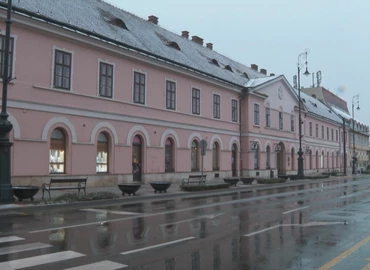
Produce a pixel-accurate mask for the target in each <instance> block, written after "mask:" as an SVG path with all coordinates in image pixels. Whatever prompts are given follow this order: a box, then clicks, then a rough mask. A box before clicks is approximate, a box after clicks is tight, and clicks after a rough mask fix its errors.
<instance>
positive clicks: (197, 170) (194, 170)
mask: <svg viewBox="0 0 370 270" xmlns="http://www.w3.org/2000/svg"><path fill="white" fill-rule="evenodd" d="M191 171H192V172H199V169H191Z"/></svg>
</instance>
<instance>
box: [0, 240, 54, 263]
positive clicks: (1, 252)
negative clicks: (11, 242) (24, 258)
mask: <svg viewBox="0 0 370 270" xmlns="http://www.w3.org/2000/svg"><path fill="white" fill-rule="evenodd" d="M48 247H52V245H48V244H43V243H30V244H24V245H19V246H10V247H3V248H0V255H5V254H11V253H18V252H22V251H28V250H34V249H40V248H48ZM0 269H2V268H1V267H0Z"/></svg>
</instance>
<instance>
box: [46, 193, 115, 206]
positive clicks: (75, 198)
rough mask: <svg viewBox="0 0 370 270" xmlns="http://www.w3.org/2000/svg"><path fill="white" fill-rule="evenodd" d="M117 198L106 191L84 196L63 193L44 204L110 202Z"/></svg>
mask: <svg viewBox="0 0 370 270" xmlns="http://www.w3.org/2000/svg"><path fill="white" fill-rule="evenodd" d="M117 198H119V195H118V194H116V193H113V192H106V191H99V192H92V193H88V194H86V195H85V194H82V195H78V194H77V193H65V194H62V195H60V196H58V197H55V198H52V199H51V200H50V201H45V203H71V202H85V201H96V200H110V199H117Z"/></svg>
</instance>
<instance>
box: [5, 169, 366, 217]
mask: <svg viewBox="0 0 370 270" xmlns="http://www.w3.org/2000/svg"><path fill="white" fill-rule="evenodd" d="M365 176H366V175H355V176H352V175H348V176H341V177H330V178H324V179H315V180H299V181H291V180H288V181H286V182H285V183H281V184H272V185H271V184H270V185H260V184H257V182H256V181H254V182H253V184H252V185H244V184H243V183H241V182H239V183H238V185H237V186H236V187H234V186H232V187H230V188H229V189H217V190H211V191H198V192H186V191H181V189H180V186H179V184H176V183H173V184H172V185H171V186H170V187H169V188H168V189H167V193H158V192H157V193H154V189H153V188H152V187H151V185H150V184H142V186H141V187H140V189H139V190H138V191H137V193H136V196H132V195H131V196H128V195H127V194H125V196H122V192H121V191H120V189H119V188H118V187H117V186H114V187H99V188H95V187H87V189H86V192H87V193H92V192H101V191H105V192H113V193H116V194H117V195H119V199H112V200H106V201H105V204H107V203H109V202H111V203H124V202H129V201H141V200H143V199H150V198H152V199H161V198H172V197H176V196H181V194H182V195H186V196H199V195H201V194H204V193H205V192H207V193H209V192H213V193H222V192H226V193H227V192H233V191H237V190H240V189H243V190H245V189H270V188H276V187H277V186H287V185H293V184H294V185H295V184H297V185H299V184H305V183H310V182H316V183H317V182H318V181H323V182H326V181H331V180H335V179H341V178H347V179H352V178H353V177H365ZM218 182H219V183H223V181H222V182H221V181H217V183H218ZM66 193H77V190H55V191H51V198H56V197H58V196H60V195H62V194H66ZM48 196H49V194H48V193H47V192H45V200H46V201H47V200H48ZM41 198H42V191H41V188H40V190H39V192H38V193H37V194H36V195H35V196H34V201H33V202H31V200H29V199H28V200H24V201H22V202H18V199H15V202H14V203H10V204H3V205H0V211H4V210H5V211H7V210H11V209H21V208H22V209H24V208H27V207H30V208H35V206H40V203H41V202H43V200H42V199H41ZM99 202H101V203H102V201H89V202H86V203H89V204H95V205H99ZM47 206H48V207H50V206H61V207H62V206H63V205H60V204H58V205H55V204H54V205H53V204H49V205H47Z"/></svg>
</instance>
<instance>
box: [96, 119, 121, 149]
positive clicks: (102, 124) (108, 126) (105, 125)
mask: <svg viewBox="0 0 370 270" xmlns="http://www.w3.org/2000/svg"><path fill="white" fill-rule="evenodd" d="M101 128H106V129H109V130H110V131H111V132H112V134H113V140H114V144H115V145H117V144H118V133H117V130H116V129H115V128H114V126H113V125H112V124H111V123H108V122H100V123H99V124H97V125H96V126H95V127H94V129H93V130H92V131H91V137H90V142H91V143H92V144H95V138H96V133H97V132H98V131H99V129H101Z"/></svg>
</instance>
